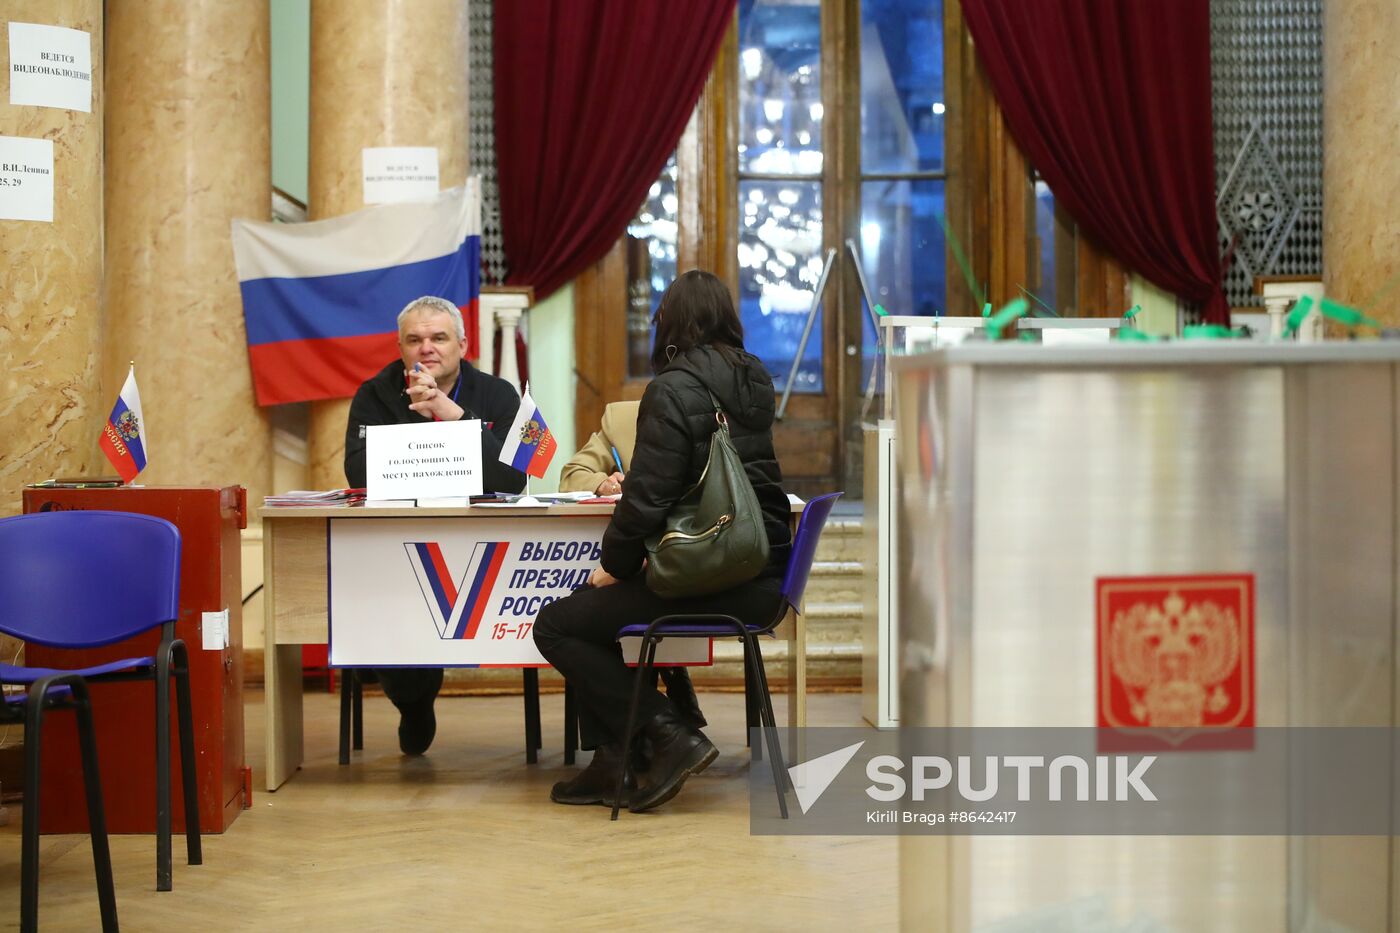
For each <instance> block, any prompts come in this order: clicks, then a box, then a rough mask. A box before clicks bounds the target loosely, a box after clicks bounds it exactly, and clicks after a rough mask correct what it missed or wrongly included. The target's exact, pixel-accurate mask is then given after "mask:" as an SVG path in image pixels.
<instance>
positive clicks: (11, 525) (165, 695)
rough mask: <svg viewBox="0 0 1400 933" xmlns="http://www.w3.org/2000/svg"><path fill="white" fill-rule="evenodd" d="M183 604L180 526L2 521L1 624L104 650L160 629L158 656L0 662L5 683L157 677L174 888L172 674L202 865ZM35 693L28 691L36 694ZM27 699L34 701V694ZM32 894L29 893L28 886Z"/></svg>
mask: <svg viewBox="0 0 1400 933" xmlns="http://www.w3.org/2000/svg"><path fill="white" fill-rule="evenodd" d="M179 607H180V532H179V530H178V529H177V528H176V527H175V526H174V525H172V524H171V523H170V522H168V521H166V520H164V519H161V518H154V517H152V516H150V515H136V514H132V513H129V512H102V511H72V512H43V513H38V514H34V515H19V516H16V517H14V518H7V519H0V632H7V633H9V634H11V635H14V636H15V637H17V638H21V639H23V640H24V641H27V642H34V643H36V644H40V645H46V646H49V647H55V648H97V647H101V646H103V645H110V644H114V643H116V642H119V641H123V640H124V639H127V638H130V637H132V636H133V635H138V634H140V633H142V632H145V631H149V630H150V629H153V628H156V627H157V626H159V628H160V644H159V646H158V647H157V649H156V652H155V654H154V655H153V656H147V657H135V658H125V659H123V660H120V661H111V662H108V663H106V664H100V665H95V666H92V667H86V668H81V669H76V670H48V669H44V668H32V667H30V668H25V667H14V666H11V665H8V664H0V683H4V684H22V685H34V686H35V687H36V688H37V687H38V685H40V684H42V683H44V681H45V679H46V678H50V677H52V676H54V675H73V674H76V675H80V676H81V677H82V678H83V679H84V680H86V682H87V683H89V684H99V683H111V682H121V681H134V680H148V681H151V682H152V684H153V688H154V690H155V707H156V721H155V730H154V731H155V746H156V890H158V891H169V890H170V889H171V867H170V862H171V840H170V824H171V810H170V680H171V675H172V674H173V675H174V680H175V694H176V702H177V707H178V712H179V721H178V725H179V729H180V771H181V777H182V779H183V782H182V783H183V787H184V798H185V801H184V802H185V840H186V849H187V853H188V861H189V864H191V865H198V864H200V863H201V862H202V861H203V858H202V853H201V849H200V834H199V793H198V789H197V787H196V778H195V770H194V720H193V716H192V711H191V703H190V682H189V650H188V649H187V648H186V646H185V643H184V642H183V641H181V640H180V639H179V638H176V637H175V620H176V617H177V616H178V615H179V611H180V609H179ZM69 686H70V687H71V684H70V685H69ZM34 692H35V691H31V695H32V694H33V693H34ZM39 695H41V696H42V695H43V694H39ZM30 706H31V708H32V706H33V704H32V702H31V704H30ZM26 738H27V739H30V738H32V739H33V740H34V746H33V747H34V751H35V754H34V755H33V756H32V758H31V760H30V762H29V764H28V765H27V767H28V768H29V771H28V773H27V776H26V779H27V785H26V789H25V790H26V793H25V833H26V834H28V833H30V832H31V831H32V833H33V834H34V837H33V840H34V841H33V846H34V847H35V848H34V851H35V852H36V853H37V846H38V822H37V816H38V806H37V799H38V798H37V790H38V787H39V758H38V754H37V749H38V737H37V735H35V736H27V737H26ZM28 745H29V742H28V741H26V746H28ZM28 751H29V749H28V747H26V752H28ZM31 797H33V799H34V800H35V801H36V802H35V805H34V807H33V811H34V814H33V815H34V817H35V819H33V820H31V819H30V810H31V807H30V799H31ZM31 827H32V829H31ZM26 839H28V837H27V836H26ZM28 844H29V843H28V842H26V845H28ZM35 896H36V897H37V886H36V888H35ZM25 897H26V898H28V897H29V891H28V889H26V893H25Z"/></svg>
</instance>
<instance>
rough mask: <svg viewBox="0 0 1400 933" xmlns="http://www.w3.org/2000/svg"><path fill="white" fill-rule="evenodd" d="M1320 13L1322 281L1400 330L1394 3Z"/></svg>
mask: <svg viewBox="0 0 1400 933" xmlns="http://www.w3.org/2000/svg"><path fill="white" fill-rule="evenodd" d="M1322 11H1323V32H1322V39H1323V69H1324V72H1323V81H1322V87H1323V93H1324V95H1325V98H1324V103H1323V119H1322V126H1323V177H1322V190H1323V215H1322V268H1323V283H1324V286H1325V288H1326V291H1327V295H1328V297H1329V298H1333V299H1336V300H1338V301H1341V302H1343V303H1345V304H1349V305H1354V306H1361V305H1366V304H1368V303H1369V302H1371V301H1372V300H1373V299H1374V298H1375V296H1376V294H1377V293H1378V292H1379V291H1380V290H1381V289H1382V288H1384V287H1386V286H1387V285H1390V287H1389V288H1388V289H1387V291H1386V293H1385V295H1384V296H1383V297H1381V299H1380V300H1379V301H1377V302H1376V303H1375V304H1374V305H1373V306H1371V307H1369V308H1368V309H1367V310H1368V313H1370V314H1371V315H1372V316H1373V317H1375V318H1377V319H1378V320H1380V321H1381V322H1382V323H1383V324H1385V325H1386V326H1389V327H1396V326H1400V282H1396V281H1394V280H1395V279H1396V277H1397V276H1400V212H1397V211H1396V204H1400V158H1397V157H1396V154H1395V145H1396V140H1400V70H1397V68H1396V52H1395V50H1396V49H1397V48H1400V4H1397V3H1396V2H1395V0H1327V2H1326V3H1324V4H1323V5H1322Z"/></svg>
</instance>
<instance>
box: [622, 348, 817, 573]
mask: <svg viewBox="0 0 1400 933" xmlns="http://www.w3.org/2000/svg"><path fill="white" fill-rule="evenodd" d="M706 390H708V391H706ZM711 392H713V393H714V395H715V398H716V399H717V400H718V401H719V403H720V404H721V405H722V406H724V411H725V415H726V416H727V418H728V421H729V433H730V436H731V437H732V438H733V441H734V449H735V450H736V451H737V452H738V454H739V459H741V460H742V461H743V462H744V472H745V473H746V474H747V475H748V478H749V482H751V483H753V489H754V492H755V493H757V495H758V504H759V506H760V507H761V508H762V509H763V518H764V526H765V527H766V528H767V530H768V543H769V547H770V554H769V561H768V570H767V571H765V575H777V574H781V573H782V572H783V570H784V569H785V568H786V567H787V561H788V554H789V552H790V551H791V550H792V534H791V532H790V530H789V528H790V525H789V516H790V514H791V508H790V506H789V504H788V498H787V494H786V493H784V492H783V488H782V481H783V474H782V470H781V469H779V467H778V457H777V454H775V453H774V452H773V411H774V407H775V406H774V398H773V380H772V378H770V377H769V375H768V370H767V369H765V368H764V366H763V364H762V363H761V362H760V361H759V360H758V358H757V357H755V356H753V355H752V354H749V353H745V352H743V351H728V350H726V351H720V350H716V349H714V348H712V347H708V346H703V347H693V348H692V349H690V350H687V351H686V352H685V353H682V354H680V355H678V356H677V357H676V358H675V359H674V360H672V361H671V363H670V364H669V365H668V366H667V367H666V368H665V369H664V370H662V371H661V372H660V373H658V374H657V376H656V378H654V379H652V381H651V384H650V385H648V386H647V389H646V393H645V394H643V395H642V404H641V408H640V409H638V411H637V446H636V448H635V449H634V450H633V452H632V463H631V465H630V468H629V469H628V471H627V478H626V479H625V480H624V481H623V484H622V498H621V499H619V500H618V503H617V509H616V511H614V512H613V518H612V523H611V524H610V525H608V530H607V532H606V533H605V534H604V535H603V559H602V563H603V569H604V570H606V571H607V572H608V573H610V574H612V575H613V576H615V577H618V578H619V579H621V578H624V577H630V576H632V575H634V574H636V573H637V572H638V571H639V570H640V569H641V567H642V560H643V558H645V557H646V545H645V541H646V538H647V537H648V536H649V535H651V534H653V533H655V532H656V531H659V530H660V529H661V528H663V527H664V526H665V524H666V515H667V514H668V513H669V512H670V510H671V507H672V506H673V505H675V503H676V501H677V500H678V499H680V498H681V496H683V495H684V494H685V493H686V491H687V490H689V489H690V488H691V487H692V486H694V485H695V484H696V483H697V482H699V480H700V474H701V473H702V472H703V471H704V469H705V463H706V462H707V461H708V459H709V456H710V435H711V434H712V433H714V430H715V426H716V422H715V407H714V405H713V404H712V403H711V402H710V393H711Z"/></svg>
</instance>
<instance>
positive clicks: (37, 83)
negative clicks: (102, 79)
mask: <svg viewBox="0 0 1400 933" xmlns="http://www.w3.org/2000/svg"><path fill="white" fill-rule="evenodd" d="M10 103H11V105H13V106H17V107H23V106H29V107H58V108H61V109H63V110H81V111H82V112H83V113H92V36H91V35H90V34H88V33H86V32H83V31H82V30H79V29H68V28H67V27H65V26H45V25H41V24H39V23H10Z"/></svg>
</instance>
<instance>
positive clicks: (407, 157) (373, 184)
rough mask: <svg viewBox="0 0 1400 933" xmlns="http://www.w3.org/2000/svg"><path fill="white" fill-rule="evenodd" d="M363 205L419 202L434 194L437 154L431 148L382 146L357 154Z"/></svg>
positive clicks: (434, 195) (435, 194) (436, 175)
mask: <svg viewBox="0 0 1400 933" xmlns="http://www.w3.org/2000/svg"><path fill="white" fill-rule="evenodd" d="M360 161H361V167H362V168H363V170H364V186H365V203H366V204H388V203H391V202H393V201H419V200H425V199H427V198H433V197H436V196H437V193H438V151H437V149H436V148H435V147H433V146H383V147H379V148H374V149H362V150H360Z"/></svg>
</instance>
